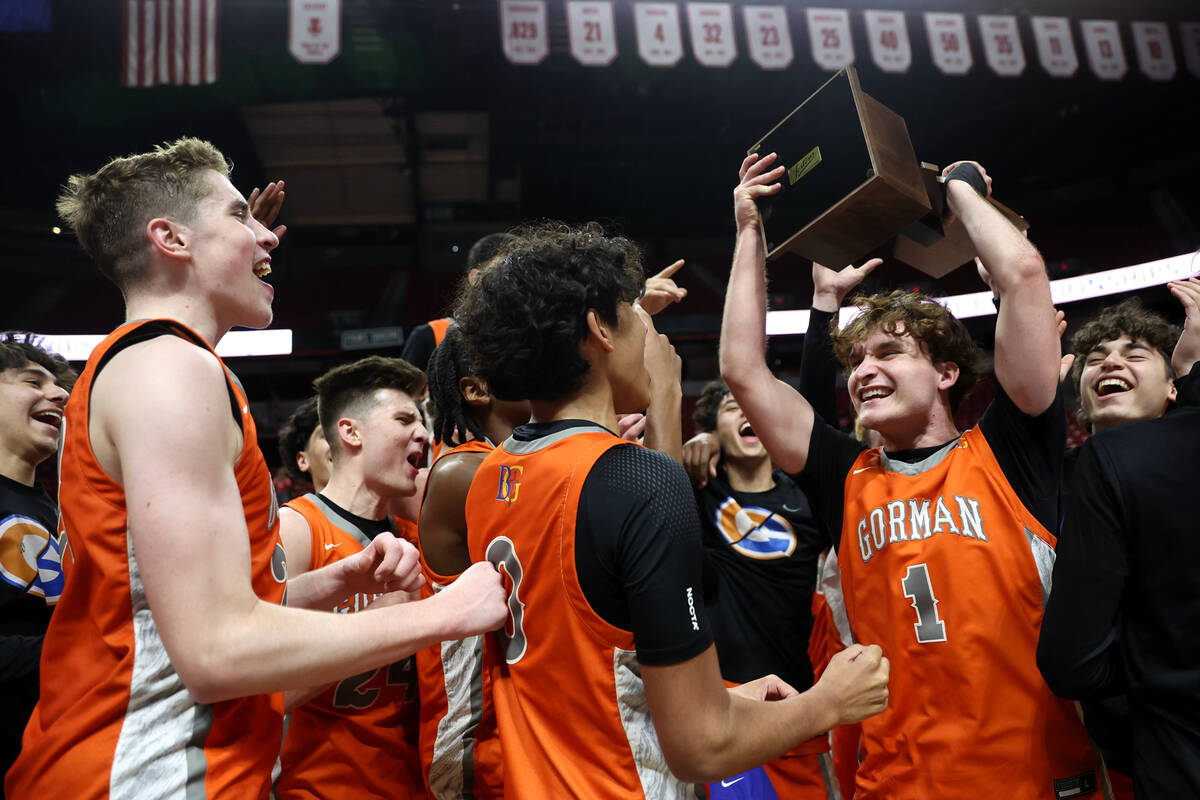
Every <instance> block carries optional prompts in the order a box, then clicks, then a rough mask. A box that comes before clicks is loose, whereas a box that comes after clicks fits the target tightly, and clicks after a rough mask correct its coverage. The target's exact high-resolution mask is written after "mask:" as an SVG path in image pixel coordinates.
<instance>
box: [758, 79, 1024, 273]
mask: <svg viewBox="0 0 1200 800" xmlns="http://www.w3.org/2000/svg"><path fill="white" fill-rule="evenodd" d="M749 152H751V153H763V154H766V153H771V152H774V153H777V154H778V156H779V164H781V165H783V166H784V167H786V168H787V174H786V175H785V176H783V178H782V179H781V181H780V183H782V188H781V190H780V191H779V192H778V193H777V194H775V195H772V196H770V197H766V198H762V199H761V200H760V201H759V204H760V206H761V208H762V212H763V220H764V227H765V228H767V232H768V238H767V241H768V243H769V244H768V251H767V258H768V259H775V258H778V257H779V256H780V255H782V254H784V253H788V252H794V253H796V254H798V255H800V256H801V257H803V258H806V259H809V260H811V261H816V262H819V263H821V264H824V265H825V266H828V267H832V268H834V269H840V268H841V267H843V266H845V265H846V264H858V263H860V262H862V261H863V260H864V259H865V258H866V257H867V255H868V254H869V253H871V252H873V251H875V250H876V249H878V248H880V247H882V246H884V245H886V244H888V243H889V242H894V244H893V245H892V250H893V253H894V255H895V256H896V258H898V259H900V260H901V261H904V262H906V263H908V264H911V265H912V266H914V267H916V268H917V269H919V270H921V271H922V272H925V273H927V274H929V275H931V276H933V277H941V276H942V275H945V274H946V273H947V272H950V271H951V270H953V269H955V268H956V267H958V266H961V265H962V264H965V263H966V262H968V261H970V260H971V259H972V258H974V256H975V250H974V248H973V247H972V246H971V242H970V240H969V239H968V238H967V235H966V230H965V229H964V228H963V226H962V223H961V222H957V221H950V223H949V224H946V213H945V209H944V205H945V195H944V192H943V190H942V187H941V185H940V178H939V175H938V171H937V168H936V167H933V166H932V165H930V164H923V163H919V162H918V161H917V156H916V154H915V153H914V152H913V146H912V142H911V141H910V140H909V138H908V127H907V126H906V125H905V124H904V120H903V118H901V117H900V115H898V114H896V113H895V112H894V111H892V110H891V109H889V108H887V107H886V106H884V105H883V104H882V103H880V102H879V101H877V100H875V99H874V98H873V97H871V96H870V95H868V94H866V93H865V92H863V90H862V87H861V86H860V85H859V82H858V73H856V72H855V71H854V67H846V68H844V69H842V70H841V71H839V72H838V73H837V74H836V75H834V76H833V77H832V78H830V79H829V80H828V81H826V82H825V84H824V85H823V86H822V87H821V88H820V89H818V90H817V91H816V92H814V93H813V94H812V95H811V96H810V97H809V98H808V99H807V100H805V101H804V102H803V103H801V104H800V105H799V106H797V107H796V108H795V110H793V111H792V112H791V113H790V114H788V115H787V116H786V117H784V118H783V121H782V122H780V123H779V124H778V125H776V126H775V127H774V128H772V129H771V130H770V131H768V132H767V134H766V135H765V136H763V137H762V138H761V139H759V141H758V142H757V143H755V145H754V146H753V147H751V148H750V150H749ZM992 202H993V205H995V206H996V207H997V208H998V209H1000V210H1001V213H1004V214H1005V216H1007V217H1009V219H1011V220H1014V222H1015V224H1017V227H1018V228H1020V229H1021V230H1024V229H1026V228H1028V227H1029V226H1028V223H1026V222H1025V220H1024V219H1022V218H1021V217H1020V216H1019V215H1017V214H1015V213H1014V212H1012V211H1010V210H1009V209H1007V208H1005V207H1004V206H1001V205H1000V204H999V203H995V201H992ZM771 234H774V236H773V237H772V235H771ZM781 234H785V238H780V237H781Z"/></svg>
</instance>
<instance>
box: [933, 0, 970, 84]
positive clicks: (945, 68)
mask: <svg viewBox="0 0 1200 800" xmlns="http://www.w3.org/2000/svg"><path fill="white" fill-rule="evenodd" d="M925 32H926V33H927V34H928V36H929V51H930V53H932V55H933V63H934V64H935V65H937V68H938V69H940V70H941V71H942V72H944V73H945V74H947V75H966V74H967V73H968V72H970V70H971V64H972V60H971V44H970V42H968V41H967V20H966V18H965V17H963V15H962V14H940V13H933V12H926V14H925Z"/></svg>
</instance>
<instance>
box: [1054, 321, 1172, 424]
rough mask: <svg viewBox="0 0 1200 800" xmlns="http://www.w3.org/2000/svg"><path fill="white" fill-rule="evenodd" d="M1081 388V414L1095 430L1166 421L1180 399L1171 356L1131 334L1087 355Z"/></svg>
mask: <svg viewBox="0 0 1200 800" xmlns="http://www.w3.org/2000/svg"><path fill="white" fill-rule="evenodd" d="M1078 389H1079V402H1080V405H1081V406H1082V411H1083V414H1082V416H1083V417H1084V419H1086V420H1087V422H1088V425H1089V426H1090V428H1091V429H1092V431H1093V432H1097V431H1102V430H1106V429H1108V428H1113V427H1116V426H1117V425H1120V424H1121V423H1123V422H1131V421H1133V420H1140V419H1155V418H1157V417H1161V416H1162V415H1163V413H1164V412H1166V410H1167V406H1168V404H1169V403H1170V402H1171V401H1173V400H1174V399H1175V383H1174V381H1173V380H1172V377H1171V371H1170V365H1169V362H1168V361H1167V357H1166V356H1165V355H1164V354H1163V353H1162V352H1160V351H1158V350H1156V349H1155V348H1154V347H1152V346H1151V345H1150V344H1149V343H1148V342H1147V341H1146V340H1144V339H1131V338H1130V337H1129V336H1127V335H1126V336H1121V337H1119V338H1117V339H1110V340H1108V341H1105V342H1100V343H1099V344H1097V345H1096V346H1095V347H1094V348H1093V349H1092V350H1091V351H1090V352H1089V353H1088V354H1087V356H1086V357H1085V358H1084V364H1083V371H1082V372H1081V373H1080V377H1079V387H1078Z"/></svg>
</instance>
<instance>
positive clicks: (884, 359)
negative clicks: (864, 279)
mask: <svg viewBox="0 0 1200 800" xmlns="http://www.w3.org/2000/svg"><path fill="white" fill-rule="evenodd" d="M956 380H958V366H957V365H956V364H954V363H953V362H946V363H943V364H934V363H933V361H932V359H931V358H930V356H929V353H928V351H927V350H926V349H925V348H924V347H923V346H922V345H921V343H920V342H918V341H916V340H915V339H913V338H912V336H910V335H909V334H908V333H907V332H905V330H904V327H903V325H900V326H898V327H897V329H896V333H894V334H892V333H888V332H887V331H885V330H883V329H882V328H875V329H873V330H872V331H870V332H869V333H868V334H867V336H866V338H865V339H864V340H863V341H861V342H859V343H858V344H856V345H854V347H853V349H852V351H851V354H850V374H849V376H848V378H847V381H846V386H847V389H848V390H849V392H850V400H851V402H852V403H853V404H854V410H855V412H856V413H857V414H858V418H859V420H861V422H862V425H863V427H864V428H868V429H870V430H875V431H878V432H879V433H880V434H881V435H882V436H883V438H884V441H885V442H886V443H887V444H888V446H889V447H890V448H892V449H908V448H910V447H921V446H924V444H923V443H922V442H921V441H920V439H921V437H922V434H923V433H925V432H926V431H931V432H932V435H933V436H934V438H935V439H937V438H941V437H942V436H944V435H945V433H944V432H943V429H945V427H946V423H947V422H949V425H950V427H951V428H952V427H953V420H952V417H951V414H950V404H949V391H950V387H952V386H953V385H954V383H955V381H956ZM928 443H929V444H934V443H939V442H928Z"/></svg>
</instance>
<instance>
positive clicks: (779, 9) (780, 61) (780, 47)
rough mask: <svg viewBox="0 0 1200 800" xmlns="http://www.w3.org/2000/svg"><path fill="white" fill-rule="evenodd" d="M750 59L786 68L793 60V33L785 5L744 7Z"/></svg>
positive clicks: (765, 65)
mask: <svg viewBox="0 0 1200 800" xmlns="http://www.w3.org/2000/svg"><path fill="white" fill-rule="evenodd" d="M742 13H743V14H744V17H745V21H746V44H747V45H749V48H748V49H749V50H750V60H751V61H753V62H754V63H755V64H758V65H759V66H760V67H762V68H763V69H785V68H786V67H787V66H788V65H790V64H791V63H792V58H793V57H794V55H795V54H794V53H793V52H792V33H791V30H790V29H789V28H788V21H787V9H785V8H784V7H783V6H743V8H742Z"/></svg>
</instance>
